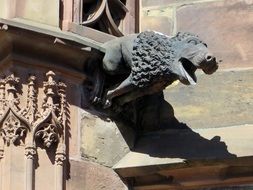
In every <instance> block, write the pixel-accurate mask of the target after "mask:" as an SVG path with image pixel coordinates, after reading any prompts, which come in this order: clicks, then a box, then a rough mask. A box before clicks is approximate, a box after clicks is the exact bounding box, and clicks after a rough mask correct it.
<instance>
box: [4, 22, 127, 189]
mask: <svg viewBox="0 0 253 190" xmlns="http://www.w3.org/2000/svg"><path fill="white" fill-rule="evenodd" d="M1 28H2V30H0V131H1V133H0V189H2V190H14V189H20V190H21V189H25V190H35V189H36V190H44V189H47V190H66V189H67V190H79V189H91V188H92V189H102V188H104V187H105V188H106V189H125V188H126V187H125V185H124V183H123V182H122V181H121V180H120V178H119V177H118V176H117V174H115V173H114V172H113V170H112V169H110V168H106V167H104V166H102V165H99V164H96V163H92V162H90V161H89V160H88V159H86V160H84V159H82V158H81V154H82V153H81V151H80V150H81V143H80V142H81V140H80V138H81V135H80V124H81V120H82V113H83V111H82V107H83V103H84V96H83V94H84V92H83V83H84V82H87V81H88V80H89V77H90V76H89V75H88V74H84V72H83V70H84V67H85V64H87V63H94V64H95V62H96V61H99V59H101V57H102V55H103V53H102V52H100V51H98V50H96V49H95V48H91V47H89V46H85V45H83V44H78V43H75V42H73V41H74V40H73V41H71V40H65V39H58V38H56V37H55V36H53V35H48V34H47V35H46V34H43V32H40V33H36V32H34V31H29V30H23V29H21V28H18V27H12V26H6V25H5V26H1ZM57 35H63V33H61V32H59V33H58V34H57ZM82 122H85V121H82ZM93 184H95V186H96V187H95V186H94V185H93Z"/></svg>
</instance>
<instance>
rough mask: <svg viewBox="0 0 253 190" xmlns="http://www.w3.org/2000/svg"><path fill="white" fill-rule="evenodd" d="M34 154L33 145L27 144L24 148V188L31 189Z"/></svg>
mask: <svg viewBox="0 0 253 190" xmlns="http://www.w3.org/2000/svg"><path fill="white" fill-rule="evenodd" d="M35 154H36V148H35V147H34V145H32V144H31V145H27V146H26V148H25V156H26V183H25V186H26V187H25V190H33V172H34V167H33V160H34V156H35Z"/></svg>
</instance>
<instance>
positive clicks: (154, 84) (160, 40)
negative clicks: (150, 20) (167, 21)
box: [93, 31, 218, 107]
mask: <svg viewBox="0 0 253 190" xmlns="http://www.w3.org/2000/svg"><path fill="white" fill-rule="evenodd" d="M104 48H105V49H106V53H105V56H104V59H103V69H104V70H105V71H106V73H108V74H110V75H121V74H128V77H127V78H126V79H125V80H124V81H123V82H121V83H120V84H119V85H118V86H116V87H115V88H112V89H109V90H108V91H107V92H106V93H104V104H105V105H104V106H105V107H110V106H111V103H112V100H113V99H114V98H115V97H119V96H125V95H127V96H129V97H128V98H127V99H125V102H124V103H126V102H129V101H132V100H134V99H136V98H138V97H141V96H144V95H148V94H153V93H156V92H159V91H162V90H163V89H164V88H165V87H166V86H168V85H170V84H171V83H173V82H174V81H175V80H179V81H180V82H182V83H183V84H185V85H190V84H191V85H194V84H196V82H197V78H196V75H195V71H196V70H197V69H202V70H203V71H204V73H206V74H212V73H214V72H215V71H216V70H217V69H218V63H217V62H216V58H215V57H214V56H213V55H212V54H211V53H210V52H209V51H208V48H207V45H206V44H205V43H204V42H203V41H201V40H200V39H199V37H198V36H196V35H193V34H190V33H178V34H177V35H176V36H174V37H168V36H166V35H162V34H160V33H156V32H153V31H146V32H142V33H140V34H132V35H129V36H125V37H120V38H117V39H115V40H112V41H109V42H107V43H105V44H104ZM100 79H101V78H100ZM101 84H103V82H101V81H100V82H99V81H97V82H96V86H95V90H94V95H93V101H94V102H98V101H100V100H101V99H102V98H101V97H100V96H101V94H102V92H101V90H102V89H103V87H101ZM102 91H103V90H102ZM124 103H122V104H124Z"/></svg>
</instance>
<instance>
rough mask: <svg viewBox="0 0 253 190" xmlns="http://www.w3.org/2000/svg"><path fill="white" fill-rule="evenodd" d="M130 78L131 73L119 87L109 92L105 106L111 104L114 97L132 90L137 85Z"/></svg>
mask: <svg viewBox="0 0 253 190" xmlns="http://www.w3.org/2000/svg"><path fill="white" fill-rule="evenodd" d="M130 78H131V75H130V76H128V77H127V78H126V79H125V80H124V81H123V82H122V83H121V84H120V85H119V86H118V87H116V88H115V89H112V90H109V91H108V92H107V94H106V100H105V105H104V108H108V107H110V106H111V104H112V99H113V98H115V97H118V96H121V95H123V94H125V93H127V92H129V91H132V90H133V89H134V88H135V86H134V85H133V84H132V83H131V82H130Z"/></svg>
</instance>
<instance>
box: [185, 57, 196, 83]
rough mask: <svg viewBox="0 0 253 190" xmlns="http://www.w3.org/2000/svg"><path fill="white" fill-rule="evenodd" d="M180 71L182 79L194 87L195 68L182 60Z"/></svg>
mask: <svg viewBox="0 0 253 190" xmlns="http://www.w3.org/2000/svg"><path fill="white" fill-rule="evenodd" d="M181 63H182V71H183V75H184V78H185V79H186V80H187V81H188V83H189V84H191V85H195V84H196V82H197V77H196V75H195V71H196V69H197V68H196V67H195V66H194V65H193V63H192V62H190V61H189V60H187V59H184V60H182V62H181Z"/></svg>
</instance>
